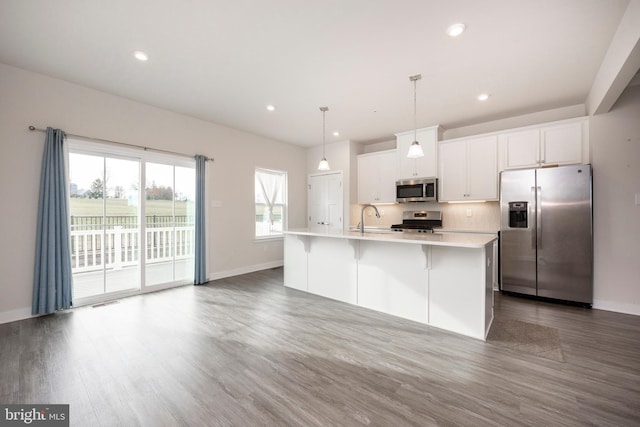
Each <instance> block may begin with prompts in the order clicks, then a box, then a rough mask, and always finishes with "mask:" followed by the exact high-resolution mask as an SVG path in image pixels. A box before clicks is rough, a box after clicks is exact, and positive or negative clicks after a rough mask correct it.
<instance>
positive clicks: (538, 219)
mask: <svg viewBox="0 0 640 427" xmlns="http://www.w3.org/2000/svg"><path fill="white" fill-rule="evenodd" d="M536 235H537V236H536V238H537V243H538V249H542V187H537V191H536Z"/></svg>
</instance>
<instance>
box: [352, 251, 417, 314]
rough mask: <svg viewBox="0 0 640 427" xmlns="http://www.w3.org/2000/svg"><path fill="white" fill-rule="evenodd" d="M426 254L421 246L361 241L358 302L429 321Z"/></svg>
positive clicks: (382, 310)
mask: <svg viewBox="0 0 640 427" xmlns="http://www.w3.org/2000/svg"><path fill="white" fill-rule="evenodd" d="M425 267H426V255H425V251H424V250H423V247H422V246H419V245H407V244H406V243H386V244H383V245H381V244H380V243H378V242H367V241H361V242H360V250H359V257H358V305H360V306H362V307H366V308H370V309H372V310H377V311H381V312H383V313H387V314H392V315H394V316H398V317H403V318H405V319H409V320H414V321H416V322H422V323H427V322H428V304H427V295H428V286H429V283H428V282H429V278H428V272H427V269H426V268H425Z"/></svg>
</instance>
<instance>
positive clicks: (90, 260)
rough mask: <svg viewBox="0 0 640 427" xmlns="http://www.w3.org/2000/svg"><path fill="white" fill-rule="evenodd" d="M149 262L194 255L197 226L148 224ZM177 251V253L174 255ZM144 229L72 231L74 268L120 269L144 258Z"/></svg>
mask: <svg viewBox="0 0 640 427" xmlns="http://www.w3.org/2000/svg"><path fill="white" fill-rule="evenodd" d="M145 235H146V236H145V237H146V239H145V252H144V253H145V256H146V258H145V261H146V263H147V264H149V263H154V262H164V261H171V260H174V259H175V260H179V259H188V258H192V257H193V256H194V246H195V228H194V227H161V228H147V229H146V231H145ZM174 254H175V256H174ZM139 257H140V231H139V230H138V229H135V228H123V227H122V226H115V227H114V228H113V229H109V230H76V231H71V271H72V272H73V273H80V272H83V271H95V270H99V269H103V268H112V269H119V268H122V267H127V266H132V265H136V264H138V262H139V261H140V259H139Z"/></svg>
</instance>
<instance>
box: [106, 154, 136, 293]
mask: <svg viewBox="0 0 640 427" xmlns="http://www.w3.org/2000/svg"><path fill="white" fill-rule="evenodd" d="M139 177H140V162H139V161H138V160H125V159H115V158H106V159H105V181H104V182H105V224H106V225H105V233H104V256H105V275H106V277H105V292H118V291H126V290H131V289H140V223H139V221H138V218H139V217H140V212H139V194H138V188H139V182H140V180H139Z"/></svg>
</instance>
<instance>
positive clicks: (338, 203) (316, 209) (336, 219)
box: [308, 172, 343, 230]
mask: <svg viewBox="0 0 640 427" xmlns="http://www.w3.org/2000/svg"><path fill="white" fill-rule="evenodd" d="M308 188H309V195H308V209H309V223H308V226H309V228H310V229H312V230H322V229H327V230H341V229H342V228H343V221H342V195H343V194H342V193H343V190H342V172H332V173H328V174H320V175H311V176H309V186H308Z"/></svg>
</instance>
